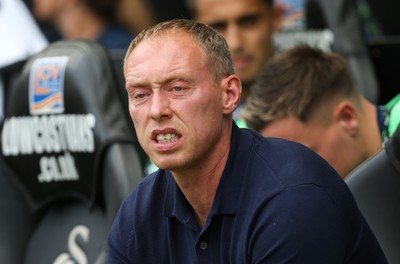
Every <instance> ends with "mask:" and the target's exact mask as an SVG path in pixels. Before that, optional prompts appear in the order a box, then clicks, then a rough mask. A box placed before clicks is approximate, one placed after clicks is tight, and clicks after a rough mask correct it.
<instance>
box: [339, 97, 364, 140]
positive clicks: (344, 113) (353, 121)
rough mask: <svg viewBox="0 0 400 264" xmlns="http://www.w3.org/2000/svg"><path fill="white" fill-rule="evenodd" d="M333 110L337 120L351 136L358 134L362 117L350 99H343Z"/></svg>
mask: <svg viewBox="0 0 400 264" xmlns="http://www.w3.org/2000/svg"><path fill="white" fill-rule="evenodd" d="M333 111H334V112H333V114H334V118H335V121H336V122H337V123H338V124H339V126H340V127H341V128H342V129H343V130H344V131H346V132H347V133H348V134H349V135H350V136H352V137H354V136H356V135H357V133H358V130H359V126H360V121H359V118H360V117H359V113H358V112H357V110H356V108H355V106H354V105H353V104H352V103H351V102H349V101H343V102H340V103H339V104H338V105H337V106H336V107H335V108H334V110H333Z"/></svg>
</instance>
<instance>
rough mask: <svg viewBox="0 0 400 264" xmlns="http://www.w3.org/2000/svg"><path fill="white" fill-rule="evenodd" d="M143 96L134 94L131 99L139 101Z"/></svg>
mask: <svg viewBox="0 0 400 264" xmlns="http://www.w3.org/2000/svg"><path fill="white" fill-rule="evenodd" d="M145 96H146V95H145V94H135V96H134V97H133V98H135V99H136V100H140V99H143V98H144V97H145Z"/></svg>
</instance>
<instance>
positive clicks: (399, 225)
mask: <svg viewBox="0 0 400 264" xmlns="http://www.w3.org/2000/svg"><path fill="white" fill-rule="evenodd" d="M345 181H346V183H347V184H348V186H349V187H350V189H351V191H352V193H353V195H354V198H355V199H356V201H357V204H358V206H359V208H360V210H361V212H362V213H363V215H364V216H365V218H366V220H367V222H368V223H369V225H370V227H371V229H372V231H373V232H374V233H375V236H376V237H377V239H378V241H379V243H380V244H381V246H382V249H383V251H384V253H385V255H386V257H387V259H388V261H389V263H400V250H399V249H400V210H399V208H400V126H399V127H398V128H397V130H396V132H395V133H394V135H393V137H392V138H391V139H390V140H389V141H388V143H386V144H385V147H384V149H383V150H381V151H380V152H379V153H378V154H377V155H375V156H373V157H371V158H370V159H368V160H367V161H365V162H364V163H362V164H361V165H360V166H359V167H357V168H356V169H355V170H354V171H352V172H351V173H350V174H349V175H348V176H347V177H346V178H345Z"/></svg>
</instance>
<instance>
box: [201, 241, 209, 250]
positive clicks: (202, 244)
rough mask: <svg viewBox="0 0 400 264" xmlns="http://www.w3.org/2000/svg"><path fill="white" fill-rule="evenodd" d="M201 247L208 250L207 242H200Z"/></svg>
mask: <svg viewBox="0 0 400 264" xmlns="http://www.w3.org/2000/svg"><path fill="white" fill-rule="evenodd" d="M200 249H202V250H206V249H207V243H206V242H201V243H200Z"/></svg>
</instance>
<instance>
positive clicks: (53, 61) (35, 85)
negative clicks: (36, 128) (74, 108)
mask: <svg viewBox="0 0 400 264" xmlns="http://www.w3.org/2000/svg"><path fill="white" fill-rule="evenodd" d="M67 62H68V57H48V58H41V59H38V60H36V61H35V62H34V63H33V65H32V68H31V73H30V79H29V101H30V113H31V114H57V113H63V112H64V75H65V68H66V65H67Z"/></svg>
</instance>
